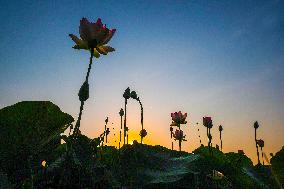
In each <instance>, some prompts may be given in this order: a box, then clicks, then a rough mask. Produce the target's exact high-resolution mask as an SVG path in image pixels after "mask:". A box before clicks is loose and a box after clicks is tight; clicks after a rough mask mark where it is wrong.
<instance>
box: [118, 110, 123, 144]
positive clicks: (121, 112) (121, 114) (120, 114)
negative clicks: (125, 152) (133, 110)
mask: <svg viewBox="0 0 284 189" xmlns="http://www.w3.org/2000/svg"><path fill="white" fill-rule="evenodd" d="M123 115H124V111H123V109H122V108H121V109H120V111H119V116H120V131H119V148H120V143H121V130H122V117H123Z"/></svg>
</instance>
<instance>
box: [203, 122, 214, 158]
mask: <svg viewBox="0 0 284 189" xmlns="http://www.w3.org/2000/svg"><path fill="white" fill-rule="evenodd" d="M203 125H204V126H205V127H206V128H207V137H208V148H209V151H210V152H211V153H212V150H211V147H212V146H211V141H212V135H211V132H210V130H211V128H212V127H213V123H212V119H211V117H203Z"/></svg>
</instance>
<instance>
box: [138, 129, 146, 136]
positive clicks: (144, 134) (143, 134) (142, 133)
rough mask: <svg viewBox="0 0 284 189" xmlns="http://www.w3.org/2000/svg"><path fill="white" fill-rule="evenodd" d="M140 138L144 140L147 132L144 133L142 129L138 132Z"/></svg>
mask: <svg viewBox="0 0 284 189" xmlns="http://www.w3.org/2000/svg"><path fill="white" fill-rule="evenodd" d="M139 135H140V136H141V137H142V138H144V137H145V136H147V131H146V129H142V130H141V131H140V134H139Z"/></svg>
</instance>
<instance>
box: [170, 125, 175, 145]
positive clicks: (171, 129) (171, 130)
mask: <svg viewBox="0 0 284 189" xmlns="http://www.w3.org/2000/svg"><path fill="white" fill-rule="evenodd" d="M173 130H174V129H173V127H172V126H171V127H170V132H171V141H172V150H173V149H174V142H173Z"/></svg>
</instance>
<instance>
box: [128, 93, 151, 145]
mask: <svg viewBox="0 0 284 189" xmlns="http://www.w3.org/2000/svg"><path fill="white" fill-rule="evenodd" d="M130 96H131V98H133V99H134V100H137V101H138V102H139V104H140V108H141V127H142V129H141V131H140V137H141V144H142V142H143V138H144V137H145V136H146V135H147V132H146V130H144V127H143V105H142V102H141V100H140V98H139V97H138V96H137V93H136V92H135V91H131V93H130Z"/></svg>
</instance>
